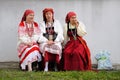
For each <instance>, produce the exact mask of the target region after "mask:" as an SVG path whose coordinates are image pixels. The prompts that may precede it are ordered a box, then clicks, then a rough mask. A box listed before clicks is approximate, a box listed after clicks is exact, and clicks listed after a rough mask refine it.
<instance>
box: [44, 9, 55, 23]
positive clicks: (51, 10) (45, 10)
mask: <svg viewBox="0 0 120 80" xmlns="http://www.w3.org/2000/svg"><path fill="white" fill-rule="evenodd" d="M48 11H50V12H52V14H53V15H54V11H53V9H52V8H45V9H44V10H43V21H46V17H45V14H46V13H47V12H48ZM53 19H54V17H53Z"/></svg>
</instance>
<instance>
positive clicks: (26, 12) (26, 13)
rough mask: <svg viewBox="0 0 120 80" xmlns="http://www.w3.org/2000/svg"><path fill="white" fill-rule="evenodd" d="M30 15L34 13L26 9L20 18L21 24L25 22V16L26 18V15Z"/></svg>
mask: <svg viewBox="0 0 120 80" xmlns="http://www.w3.org/2000/svg"><path fill="white" fill-rule="evenodd" d="M31 13H34V11H33V10H30V9H27V10H26V11H25V12H24V14H23V17H22V20H21V22H23V21H25V20H26V16H28V15H29V14H31Z"/></svg>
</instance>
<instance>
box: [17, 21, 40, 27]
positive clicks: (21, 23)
mask: <svg viewBox="0 0 120 80" xmlns="http://www.w3.org/2000/svg"><path fill="white" fill-rule="evenodd" d="M19 26H20V27H24V26H25V24H24V22H20V24H19ZM34 27H38V24H37V23H36V22H34Z"/></svg>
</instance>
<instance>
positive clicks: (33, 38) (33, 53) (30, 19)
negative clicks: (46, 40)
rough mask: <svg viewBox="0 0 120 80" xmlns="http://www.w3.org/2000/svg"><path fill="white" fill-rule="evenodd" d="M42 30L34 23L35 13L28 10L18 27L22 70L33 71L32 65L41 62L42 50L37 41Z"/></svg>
mask: <svg viewBox="0 0 120 80" xmlns="http://www.w3.org/2000/svg"><path fill="white" fill-rule="evenodd" d="M39 34H40V29H39V26H38V24H37V23H36V22H34V11H33V10H29V9H28V10H26V11H25V12H24V15H23V17H22V20H21V22H20V24H19V27H18V56H19V59H20V67H21V69H22V70H26V66H28V71H32V63H33V62H35V61H41V54H40V49H39V47H38V44H37V41H38V38H39Z"/></svg>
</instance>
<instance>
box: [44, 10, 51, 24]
mask: <svg viewBox="0 0 120 80" xmlns="http://www.w3.org/2000/svg"><path fill="white" fill-rule="evenodd" d="M45 17H46V20H47V22H52V21H53V14H52V12H51V11H48V12H46V13H45Z"/></svg>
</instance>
